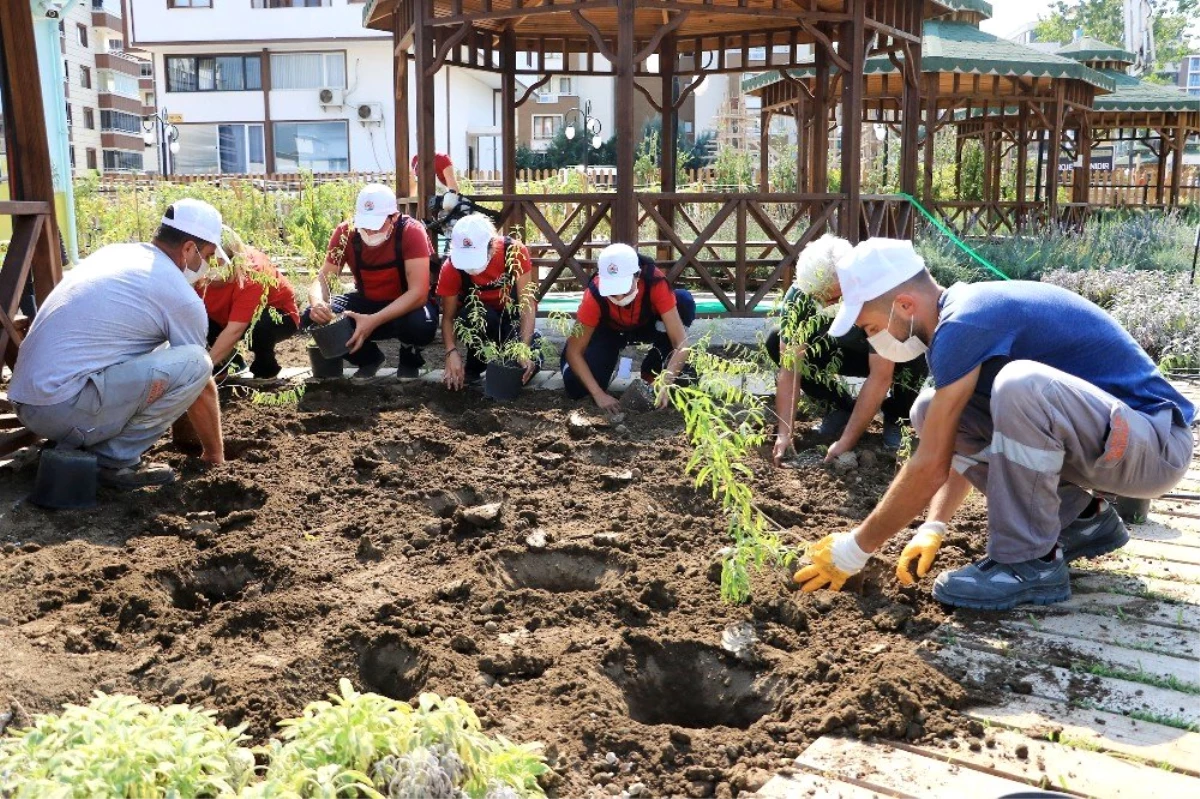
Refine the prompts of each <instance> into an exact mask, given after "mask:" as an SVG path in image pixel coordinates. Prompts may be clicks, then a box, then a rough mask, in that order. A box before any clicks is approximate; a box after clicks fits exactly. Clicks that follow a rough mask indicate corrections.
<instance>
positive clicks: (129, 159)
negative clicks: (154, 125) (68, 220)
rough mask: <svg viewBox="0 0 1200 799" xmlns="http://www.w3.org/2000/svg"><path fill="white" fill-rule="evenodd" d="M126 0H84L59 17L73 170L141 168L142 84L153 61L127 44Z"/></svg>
mask: <svg viewBox="0 0 1200 799" xmlns="http://www.w3.org/2000/svg"><path fill="white" fill-rule="evenodd" d="M121 12H122V8H121V0H80V2H79V3H77V4H75V5H74V6H72V7H71V8H70V9H69V10H68V11H67V12H66V13H65V14H63V16H62V18H61V19H60V20H59V24H58V32H59V42H60V45H61V49H62V55H63V96H64V101H65V103H66V114H67V125H68V131H69V133H68V137H69V143H70V149H69V153H70V158H71V168H72V172H73V173H74V174H76V175H80V174H86V173H89V172H110V171H119V172H140V171H141V170H142V156H143V153H144V151H145V149H146V145H145V142H144V141H143V133H142V118H143V117H144V115H146V114H147V113H152V109H151V108H147V107H146V105H145V103H144V100H145V98H144V97H143V95H142V92H141V90H140V87H139V82H140V81H141V80H142V79H143V74H144V73H146V72H147V71H148V69H149V66H150V65H149V63H148V62H146V61H144V60H143V59H140V58H137V57H135V56H133V55H131V54H129V53H128V52H126V50H125V33H124V30H125V27H124V23H123V21H122V18H121Z"/></svg>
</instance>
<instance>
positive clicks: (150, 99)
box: [142, 92, 154, 107]
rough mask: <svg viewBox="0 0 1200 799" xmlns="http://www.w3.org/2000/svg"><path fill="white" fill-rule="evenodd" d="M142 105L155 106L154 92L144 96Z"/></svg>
mask: <svg viewBox="0 0 1200 799" xmlns="http://www.w3.org/2000/svg"><path fill="white" fill-rule="evenodd" d="M142 105H148V106H150V107H153V106H154V92H146V93H145V94H144V95H142Z"/></svg>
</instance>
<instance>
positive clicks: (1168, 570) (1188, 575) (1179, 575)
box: [1088, 550, 1200, 587]
mask: <svg viewBox="0 0 1200 799" xmlns="http://www.w3.org/2000/svg"><path fill="white" fill-rule="evenodd" d="M1122 553H1123V551H1122V550H1118V551H1117V552H1114V553H1113V554H1111V555H1105V556H1104V557H1102V558H1097V559H1095V560H1091V561H1088V569H1091V570H1094V571H1101V572H1109V573H1116V574H1129V575H1135V576H1138V577H1152V578H1155V579H1158V580H1169V581H1172V582H1178V583H1183V584H1186V585H1190V586H1192V587H1200V566H1197V565H1194V564H1191V563H1172V562H1170V561H1165V560H1146V559H1145V558H1140V557H1137V556H1134V555H1127V554H1122Z"/></svg>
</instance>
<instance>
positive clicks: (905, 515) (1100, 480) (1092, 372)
mask: <svg viewBox="0 0 1200 799" xmlns="http://www.w3.org/2000/svg"><path fill="white" fill-rule="evenodd" d="M838 276H839V279H840V282H841V286H842V292H843V305H842V309H841V311H839V313H838V315H837V318H836V319H835V320H834V323H833V326H832V327H831V333H833V334H835V335H836V334H838V333H844V332H846V331H848V330H849V329H850V327H851V326H852V325H857V326H858V327H861V328H862V329H863V330H864V331H865V332H866V333H867V335H868V336H869V337H870V338H869V340H870V341H871V345H872V346H873V347H874V348H875V351H876V352H878V353H879V354H880V355H882V356H884V357H885V358H890V359H891V360H894V361H898V362H902V361H906V360H910V359H912V358H915V357H917V356H918V355H921V354H924V353H926V352H927V353H928V361H929V369H930V373H931V374H932V376H933V380H934V384H935V386H936V388H934V389H931V390H927V391H926V392H924V393H922V394H921V396H920V397H919V398H918V399H917V402H916V404H915V405H914V407H913V413H912V418H913V424H914V426H915V427H916V429H917V432H918V433H919V434H920V445H919V446H918V448H917V451H916V454H915V455H914V456H913V457H912V459H911V460H909V462H908V463H907V464H905V466H904V468H903V469H902V470H901V471H900V474H899V475H898V476H897V477H896V479H895V481H893V483H892V486H891V487H890V488H889V489H888V492H887V494H886V495H885V496H884V498H883V500H882V501H881V502H880V504H879V506H878V507H877V508H876V509H875V510H874V511H873V512H872V513H871V515H870V516H868V517H867V519H866V521H864V522H863V523H862V524H861V525H860V526H859V527H858V528H857V529H855V530H853V531H852V532H849V533H837V534H834V535H831V536H827V537H826V538H824V539H822V540H821V541H820V542H818V543H817V544H816V545H815V546H814V547H813V548H811V549H810V550H809V556H810V558H811V561H812V563H811V565H808V566H805V567H804V568H803V569H801V570H800V571H799V572H797V574H796V581H797V582H799V583H802V584H803V587H804V590H806V591H812V590H816V589H818V588H821V587H824V586H829V587H830V588H833V589H838V588H840V587H841V586H842V584H843V583H845V581H846V580H847V579H848V578H849V577H850V575H852V574H855V573H856V572H858V571H860V570H861V569H862V568H863V567H864V566H865V565H866V562H867V560H868V558H869V557H870V553H872V552H875V551H876V550H878V549H879V547H881V546H882V545H883V544H884V542H886V541H887V540H888V539H889V538H891V537H892V536H893V535H895V534H896V532H897V531H899V530H900V529H902V528H903V527H905V526H906V525H908V524H909V522H911V521H912V519H913V518H914V517H915V516H916V515H917V514H918V513H920V512H921V510H922V509H924V508H925V506H926V505H927V504H929V503H930V500H931V499H932V500H934V502H933V507H932V509H931V516H932V517H934V518H935V519H937V520H938V521H941V522H944V521H947V520H949V518H950V515H952V513H953V511H954V510H955V509H956V508H957V507H958V505H959V504H960V503H961V502H962V500H963V499H964V498H965V496H966V493H967V492H968V490H969V486H968V484H967V482H966V481H963V480H960V479H956V478H951V474H952V473H957V474H959V475H962V476H963V477H965V478H966V480H967V481H969V484H970V485H973V486H974V487H975V488H977V489H978V490H979V491H980V492H981V493H983V494H985V495H986V497H987V506H988V551H987V557H986V558H984V559H983V560H982V561H980V562H978V563H975V564H972V565H970V566H966V567H964V568H961V569H957V570H955V571H953V572H943V573H942V574H940V575H939V576H938V578H937V580H936V581H935V583H934V587H933V595H934V597H935V598H936V599H938V600H940V601H942V602H945V603H947V604H950V605H955V606H959V607H967V608H975V609H980V610H1006V609H1008V608H1012V607H1014V606H1016V605H1018V604H1022V603H1033V604H1050V603H1052V602H1062V601H1064V600H1066V599H1069V598H1070V596H1071V587H1070V582H1069V580H1068V571H1067V566H1066V564H1067V562H1068V561H1070V560H1072V559H1074V558H1078V557H1092V556H1095V555H1101V554H1104V553H1106V552H1111V551H1113V550H1115V549H1118V548H1120V547H1121V546H1123V545H1124V544H1125V542H1126V541H1128V538H1129V535H1128V533H1127V532H1126V530H1125V527H1124V525H1123V524H1122V523H1121V520H1120V518H1119V517H1118V516H1117V514H1116V511H1115V509H1114V508H1113V507H1112V506H1111V505H1109V504H1108V503H1107V502H1105V501H1104V500H1102V499H1100V498H1099V497H1098V496H1096V492H1100V493H1105V494H1120V495H1122V496H1129V497H1156V496H1159V495H1161V494H1163V493H1164V492H1166V491H1168V490H1170V488H1171V487H1172V486H1174V485H1175V484H1176V483H1177V482H1178V481H1179V480H1180V479H1181V478H1182V477H1183V476H1184V473H1185V472H1186V471H1187V467H1188V464H1189V462H1190V460H1191V454H1192V436H1191V430H1190V426H1191V423H1192V419H1193V416H1194V413H1195V411H1194V409H1193V407H1192V405H1191V403H1189V402H1188V401H1187V400H1186V399H1184V398H1183V397H1182V396H1181V395H1180V394H1179V392H1177V391H1176V390H1175V389H1174V388H1172V387H1171V385H1170V384H1169V383H1167V381H1166V380H1165V379H1163V377H1162V375H1161V374H1160V373H1159V372H1158V370H1157V369H1156V368H1155V365H1154V363H1153V362H1152V361H1151V360H1150V358H1149V357H1147V355H1146V354H1145V352H1143V351H1142V349H1141V348H1140V347H1139V346H1138V345H1137V343H1136V342H1135V341H1134V340H1133V338H1132V337H1131V336H1130V335H1129V334H1128V333H1127V332H1126V331H1125V330H1124V329H1123V328H1122V327H1121V326H1120V325H1119V324H1117V322H1116V321H1115V320H1114V319H1113V318H1112V317H1111V316H1109V315H1108V314H1106V313H1105V312H1104V311H1102V310H1101V309H1100V308H1098V307H1097V306H1095V305H1093V304H1092V303H1090V302H1088V301H1087V300H1084V299H1082V298H1081V297H1079V296H1078V295H1076V294H1073V293H1071V292H1070V291H1067V290H1066V289H1062V288H1059V287H1057V286H1051V285H1048V284H1044V283H1031V282H1023V281H1013V282H989V283H975V284H970V285H967V284H962V283H960V284H956V285H954V286H951V287H950V288H948V289H943V288H942V287H941V286H939V285H938V284H937V283H936V282H934V280H933V278H932V277H931V276H930V274H929V272H928V271H927V270H926V269H925V265H924V262H923V261H922V260H921V258H920V257H919V256H917V254H916V253H915V252H914V251H913V249H912V245H911V244H910V243H909V242H905V241H893V240H888V239H870V240H868V241H866V242H863V243H862V244H860V245H858V246H857V247H856V248H855V250H854V252H853V253H851V255H849V256H848V257H846V258H844V259H843V260H842V261H840V262H839V263H838ZM939 489H940V492H939ZM935 492H937V496H936V497H935ZM942 530H944V527H942ZM940 533H941V530H938V529H930V527H929V525H925V526H923V529H922V530H920V531H918V533H917V535H916V536H914V538H913V540H912V541H911V542H910V543H909V544H908V546H906V547H905V549H904V553H903V554H902V555H901V564H900V567H899V568H898V576H899V577H900V579H901V581H902V582H906V583H909V582H911V580H912V576H911V575H910V574H908V573H907V568H908V565H909V563H910V562H912V561H914V560H918V559H919V560H920V566H919V568H918V576H921V575H923V574H924V572H925V571H927V570H928V568H929V566H930V565H931V564H932V561H933V558H934V556H935V555H936V552H937V548H938V546H939V545H940V539H941V535H940Z"/></svg>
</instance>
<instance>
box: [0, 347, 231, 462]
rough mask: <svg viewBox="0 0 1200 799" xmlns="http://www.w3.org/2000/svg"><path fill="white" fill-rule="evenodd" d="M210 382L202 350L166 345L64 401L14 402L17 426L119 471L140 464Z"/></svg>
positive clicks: (103, 373)
mask: <svg viewBox="0 0 1200 799" xmlns="http://www.w3.org/2000/svg"><path fill="white" fill-rule="evenodd" d="M210 379H212V361H210V360H209V358H208V352H207V351H206V350H205V349H204V347H201V346H199V345H194V344H193V345H188V346H185V347H167V348H165V349H160V350H155V351H154V352H148V353H146V354H145V355H139V356H138V357H136V358H133V359H132V360H128V361H125V362H124V363H118V364H115V365H113V366H110V367H108V368H107V369H101V370H100V371H98V372H95V373H93V374H91V375H89V376H88V379H87V382H86V383H84V385H83V388H81V389H80V390H79V393H78V394H76V395H75V396H74V397H72V398H71V399H69V400H65V401H64V402H59V403H57V404H54V405H25V404H21V403H13V404H14V406H15V409H16V412H17V418H18V419H20V420H21V424H23V425H25V426H26V427H28V428H29V429H30V430H32V431H33V432H35V433H37V434H38V435H39V436H42V437H43V438H48V439H50V440H51V441H54V442H55V443H56V444H57V445H58V446H60V447H62V448H64V449H85V450H88V451H89V452H92V453H94V454H95V455H96V462H97V463H98V464H99V465H100V466H104V467H108V468H122V467H125V466H137V464H138V463H139V462H141V460H142V454H143V453H144V452H145V451H146V450H148V449H150V447H152V446H154V442H156V441H158V439H159V437H160V436H162V434H163V433H165V432H166V430H167V428H168V427H170V426H171V425H172V424H173V423H174V422H175V420H176V419H178V418H179V417H180V416H183V415H184V414H185V413H187V410H188V408H190V407H192V404H193V403H194V402H195V401H196V398H197V397H199V396H200V392H202V391H203V390H204V387H205V386H206V385H208V381H209V380H210Z"/></svg>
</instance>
